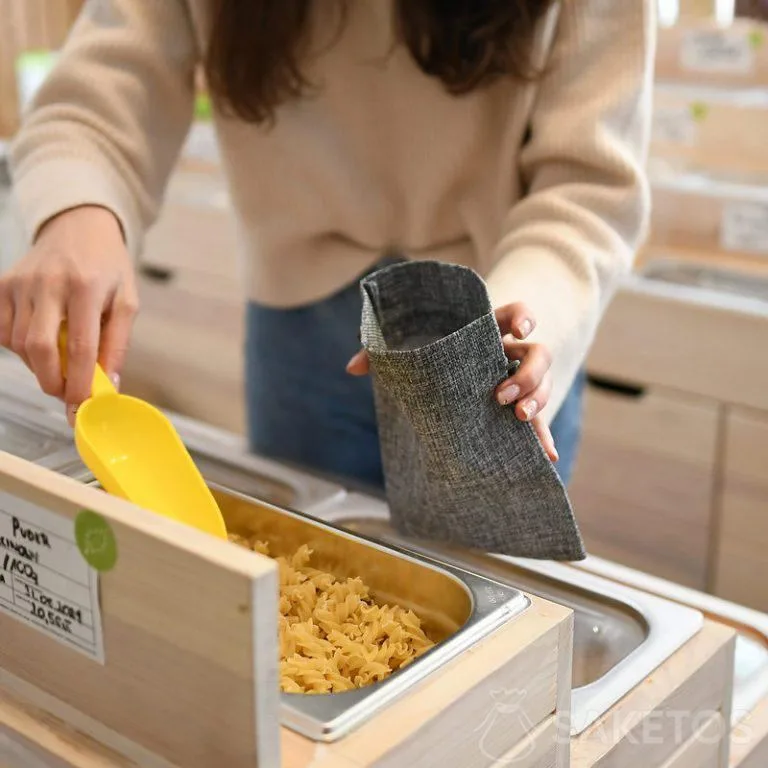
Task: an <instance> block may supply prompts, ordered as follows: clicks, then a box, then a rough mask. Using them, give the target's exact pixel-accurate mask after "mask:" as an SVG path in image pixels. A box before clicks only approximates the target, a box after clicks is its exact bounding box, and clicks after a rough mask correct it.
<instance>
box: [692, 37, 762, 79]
mask: <svg viewBox="0 0 768 768" xmlns="http://www.w3.org/2000/svg"><path fill="white" fill-rule="evenodd" d="M755 47H756V46H755V44H754V42H753V39H752V38H751V37H750V35H749V34H747V33H746V32H744V31H743V30H733V29H709V30H703V31H701V30H699V31H694V30H692V31H690V32H688V33H687V34H686V35H685V37H684V38H683V44H682V47H681V49H680V65H681V66H682V68H683V69H686V70H688V71H690V72H707V73H710V74H724V75H749V74H751V73H752V72H754V69H755Z"/></svg>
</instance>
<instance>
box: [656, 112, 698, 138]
mask: <svg viewBox="0 0 768 768" xmlns="http://www.w3.org/2000/svg"><path fill="white" fill-rule="evenodd" d="M698 134H699V127H698V124H697V122H696V117H695V115H694V111H693V110H692V109H691V108H690V107H689V106H688V105H685V106H669V107H665V106H657V107H656V109H655V110H654V114H653V139H654V141H657V142H661V143H664V144H679V145H684V146H693V145H694V144H695V143H696V138H697V137H698Z"/></svg>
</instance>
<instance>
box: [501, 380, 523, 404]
mask: <svg viewBox="0 0 768 768" xmlns="http://www.w3.org/2000/svg"><path fill="white" fill-rule="evenodd" d="M519 395H520V387H518V386H517V384H507V386H505V387H503V388H502V389H500V390H499V393H498V395H497V397H498V400H499V404H500V405H511V404H512V403H514V402H515V400H517V398H518V396H519Z"/></svg>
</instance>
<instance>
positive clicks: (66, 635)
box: [0, 493, 104, 664]
mask: <svg viewBox="0 0 768 768" xmlns="http://www.w3.org/2000/svg"><path fill="white" fill-rule="evenodd" d="M0 611H2V613H5V614H8V615H10V616H13V617H14V618H16V619H18V620H20V621H23V622H25V623H26V624H29V625H31V626H33V627H35V629H37V630H39V631H40V632H43V633H44V634H46V635H48V637H50V638H52V639H54V640H57V641H58V642H60V643H62V644H63V645H66V646H68V647H69V648H72V649H74V650H77V651H80V652H81V653H84V654H85V655H87V656H89V657H90V658H92V659H94V660H96V661H98V662H99V663H100V664H103V663H104V638H103V634H102V624H101V610H100V606H99V577H98V573H97V572H96V571H95V570H94V569H93V568H92V567H91V566H90V565H88V563H87V562H86V561H85V559H84V558H83V555H82V554H81V552H80V549H79V547H78V542H77V541H76V537H75V526H74V524H73V523H72V521H71V520H68V519H67V518H65V517H62V516H60V515H56V514H54V513H53V512H50V511H49V510H47V509H43V508H41V507H37V506H35V505H33V504H30V503H28V502H26V501H24V500H22V499H18V498H16V497H14V496H11V495H9V494H7V493H0Z"/></svg>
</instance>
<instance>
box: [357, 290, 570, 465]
mask: <svg viewBox="0 0 768 768" xmlns="http://www.w3.org/2000/svg"><path fill="white" fill-rule="evenodd" d="M496 321H497V322H498V324H499V328H500V329H501V335H502V340H503V342H504V352H505V353H506V355H507V357H508V358H509V359H510V360H518V361H519V362H520V365H519V366H518V368H517V370H516V371H515V372H514V374H512V376H510V377H509V378H507V379H505V380H504V381H502V382H501V384H499V386H498V387H497V388H496V399H497V400H498V401H499V403H500V404H501V405H504V406H513V407H514V409H515V415H516V416H517V418H518V419H520V421H528V422H530V423H531V426H532V427H533V428H534V430H535V431H536V434H537V435H538V437H539V440H540V441H541V445H542V446H543V448H544V451H545V452H546V454H547V456H549V458H550V459H551V460H552V461H557V460H558V458H559V456H558V453H557V449H556V448H555V441H554V440H553V439H552V432H551V431H550V429H549V426H548V425H547V423H546V422H545V421H544V419H543V418H542V416H541V412H542V410H543V409H544V407H545V406H546V405H547V401H548V400H549V394H550V392H551V390H552V375H551V373H550V370H549V369H550V366H551V364H552V358H551V356H550V354H549V350H548V349H547V348H546V347H544V346H542V345H541V344H531V343H528V342H526V341H525V339H527V338H528V337H529V336H530V335H531V333H532V332H533V329H534V328H535V327H536V321H535V320H534V318H533V315H532V314H531V312H530V311H529V310H528V308H527V307H526V306H525V304H521V303H516V304H507V305H506V306H503V307H500V308H499V309H497V310H496ZM347 371H348V372H349V373H351V374H352V375H353V376H365V375H366V374H367V373H368V354H367V352H366V351H365V350H364V349H363V350H360V352H358V353H357V354H356V355H355V356H354V357H353V358H352V359H351V360H350V361H349V363H348V365H347Z"/></svg>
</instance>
